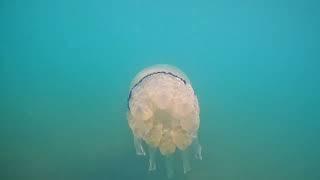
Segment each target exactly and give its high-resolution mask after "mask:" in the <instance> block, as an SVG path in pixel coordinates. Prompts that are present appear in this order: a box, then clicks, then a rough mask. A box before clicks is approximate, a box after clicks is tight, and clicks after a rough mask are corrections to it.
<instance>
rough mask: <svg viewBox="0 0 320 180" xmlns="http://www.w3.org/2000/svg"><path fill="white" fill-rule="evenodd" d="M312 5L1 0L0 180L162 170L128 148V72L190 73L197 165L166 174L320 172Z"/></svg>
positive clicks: (275, 176)
mask: <svg viewBox="0 0 320 180" xmlns="http://www.w3.org/2000/svg"><path fill="white" fill-rule="evenodd" d="M319 5H320V4H319V3H318V1H308V0H307V1H294V0H293V1H289V0H287V1H285V0H280V1H276V0H270V1H260V0H257V1H228V0H227V1H222V0H218V1H175V2H173V1H147V0H127V1H98V0H92V1H84V0H81V1H79V0H78V1H62V0H57V1H44V0H38V1H37V0H29V1H10V0H2V1H1V2H0V22H1V28H0V39H1V40H0V82H1V88H0V167H1V168H0V179H3V180H5V179H32V180H37V179H39V180H44V179H45V180H47V179H48V180H50V179H54V180H57V179H77V180H79V179H85V180H89V179H90V180H91V179H99V180H101V179H108V180H111V179H112V180H113V179H114V180H116V179H120V180H121V179H123V180H127V179H140V180H144V179H153V180H158V179H166V173H165V170H164V166H163V164H162V161H159V162H158V163H159V164H158V165H159V171H157V172H155V173H149V172H148V171H147V168H148V167H147V164H148V163H147V159H146V158H141V157H138V156H136V155H135V151H134V147H133V141H132V135H131V132H130V130H129V127H128V125H127V120H126V114H125V113H126V98H127V96H128V92H129V85H130V81H131V80H132V79H133V77H134V76H135V74H136V73H137V72H138V71H140V70H141V69H143V68H145V67H147V66H150V65H153V64H159V63H161V64H163V63H166V64H172V65H174V66H177V67H179V68H180V69H182V70H183V71H184V72H185V73H186V74H187V75H188V77H189V78H190V80H191V82H192V85H193V87H194V89H195V91H196V93H197V95H198V98H199V103H200V108H201V127H200V130H199V138H200V142H201V144H202V147H203V160H202V161H194V162H192V166H193V167H192V168H193V169H192V171H191V172H190V173H188V174H186V175H183V174H182V172H181V171H182V167H181V166H180V164H179V163H180V161H178V160H177V161H176V162H177V165H176V166H177V169H176V173H177V174H176V176H175V177H174V179H189V180H191V179H197V180H205V179H219V180H232V179H244V180H248V179H252V180H256V179H268V180H269V179H272V180H283V179H290V180H294V179H297V180H319V179H320V162H319V161H320V143H319V137H320V133H319V132H320V131H319V130H320V112H319V110H320V84H319V82H320V72H319V65H320V63H319V60H320V54H319V52H320V44H319V40H320V35H319V32H320V21H319V18H320V11H319Z"/></svg>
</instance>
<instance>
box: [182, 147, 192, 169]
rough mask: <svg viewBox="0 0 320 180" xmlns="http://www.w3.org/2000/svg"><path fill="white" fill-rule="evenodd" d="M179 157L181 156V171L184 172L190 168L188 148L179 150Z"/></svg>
mask: <svg viewBox="0 0 320 180" xmlns="http://www.w3.org/2000/svg"><path fill="white" fill-rule="evenodd" d="M181 158H182V166H183V172H184V173H185V174H186V173H187V172H189V171H190V170H191V165H190V161H189V152H188V150H184V151H181Z"/></svg>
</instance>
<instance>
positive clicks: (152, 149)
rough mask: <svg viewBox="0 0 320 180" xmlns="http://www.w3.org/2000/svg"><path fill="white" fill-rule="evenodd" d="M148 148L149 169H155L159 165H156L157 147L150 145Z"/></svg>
mask: <svg viewBox="0 0 320 180" xmlns="http://www.w3.org/2000/svg"><path fill="white" fill-rule="evenodd" d="M148 150H149V171H154V170H156V169H157V165H156V152H157V151H156V150H157V148H155V147H152V146H148Z"/></svg>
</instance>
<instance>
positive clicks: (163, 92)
mask: <svg viewBox="0 0 320 180" xmlns="http://www.w3.org/2000/svg"><path fill="white" fill-rule="evenodd" d="M199 113H200V108H199V103H198V99H197V96H196V95H195V92H194V90H193V88H192V86H191V84H190V81H189V79H188V78H187V76H186V75H185V74H184V73H183V72H182V71H181V70H179V69H178V68H176V67H173V66H170V65H155V66H151V67H149V68H146V69H144V70H142V71H141V72H139V73H138V74H137V75H136V77H135V78H134V79H133V81H132V83H131V87H130V92H129V97H128V113H127V117H128V124H129V127H130V129H131V131H132V134H133V139H134V146H135V150H136V153H137V155H148V157H149V171H154V170H156V169H157V165H156V164H157V163H156V157H157V154H161V155H162V156H164V159H165V165H166V171H167V176H168V177H169V178H170V177H172V176H173V175H174V166H173V160H174V159H177V158H173V156H180V159H181V160H182V167H183V172H184V173H187V172H188V171H190V170H191V165H190V157H191V155H192V156H193V157H195V158H196V159H200V160H201V159H202V156H201V146H200V144H199V141H198V129H199V125H200V117H199Z"/></svg>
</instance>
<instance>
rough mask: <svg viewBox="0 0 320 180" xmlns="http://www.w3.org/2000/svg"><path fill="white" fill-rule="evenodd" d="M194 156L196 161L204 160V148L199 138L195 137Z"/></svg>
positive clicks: (193, 144)
mask: <svg viewBox="0 0 320 180" xmlns="http://www.w3.org/2000/svg"><path fill="white" fill-rule="evenodd" d="M192 146H193V151H194V156H195V158H196V159H199V160H202V152H201V151H202V147H201V145H200V143H199V140H198V137H195V138H194V140H193V143H192Z"/></svg>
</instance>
